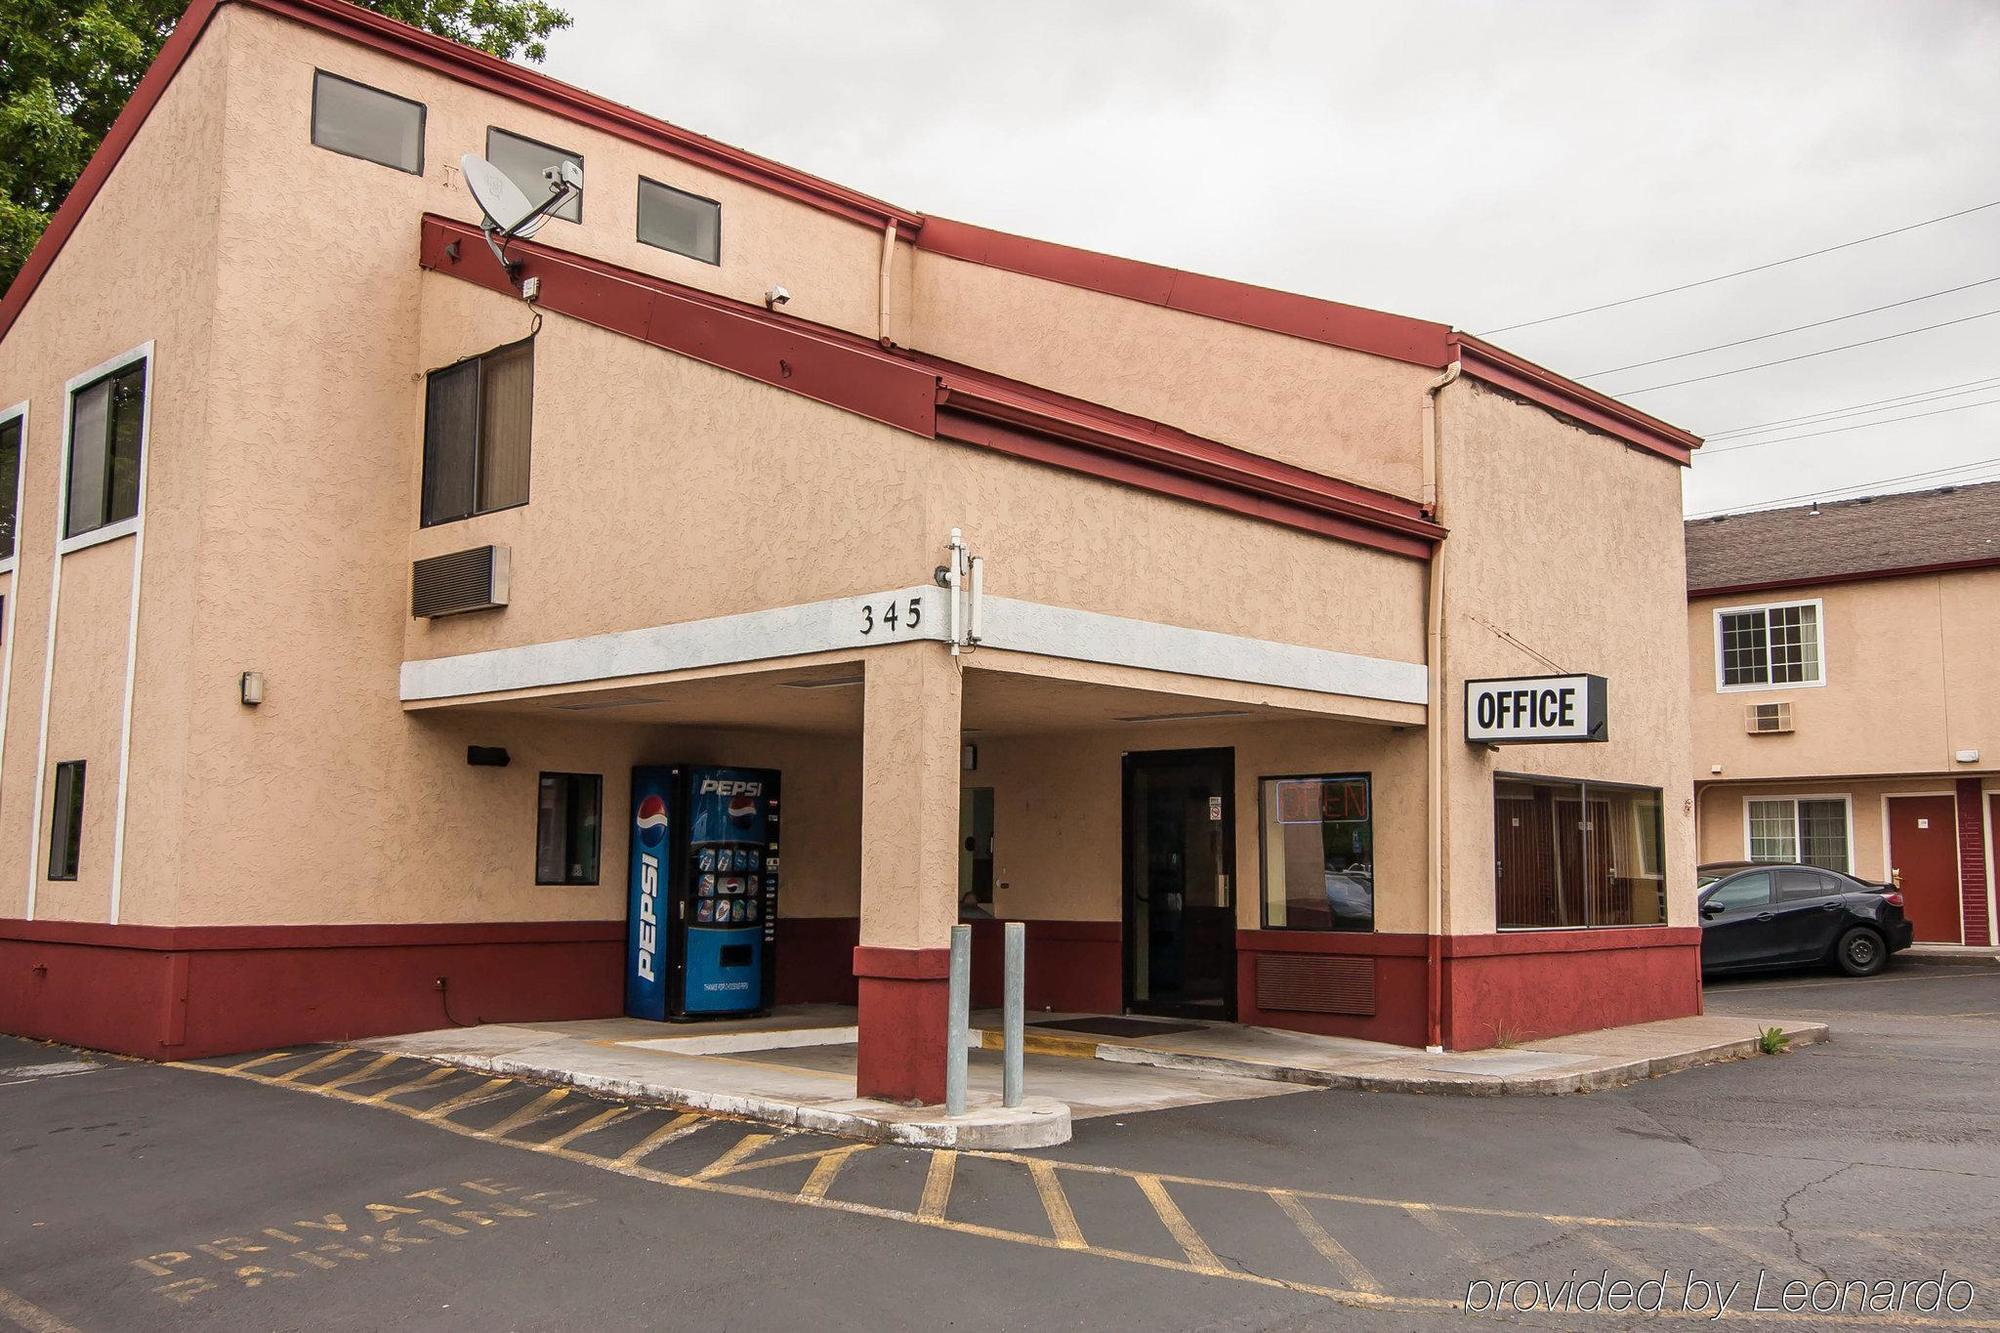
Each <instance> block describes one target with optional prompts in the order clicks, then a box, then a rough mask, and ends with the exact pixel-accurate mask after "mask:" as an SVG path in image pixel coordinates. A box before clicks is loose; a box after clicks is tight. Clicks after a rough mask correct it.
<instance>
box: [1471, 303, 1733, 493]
mask: <svg viewBox="0 0 2000 1333" xmlns="http://www.w3.org/2000/svg"><path fill="white" fill-rule="evenodd" d="M1451 342H1452V346H1453V349H1454V350H1455V351H1456V353H1457V355H1458V363H1459V365H1460V366H1461V367H1463V368H1464V371H1465V373H1466V374H1468V375H1470V376H1472V377H1473V378H1474V379H1479V380H1484V381H1485V382H1486V383H1488V384H1491V385H1493V386H1494V387H1495V388H1499V389H1505V390H1506V391H1507V392H1509V393H1512V394H1516V395H1518V396H1520V397H1522V398H1526V399H1527V400H1528V401H1529V402H1532V403H1539V404H1540V405H1541V406H1543V407H1546V408H1548V409H1549V410H1550V411H1551V412H1559V413H1561V414H1562V415H1563V416H1566V417H1570V418H1573V419H1574V420H1576V421H1579V422H1581V423H1582V424H1583V425H1585V426H1588V427H1590V428H1592V429H1593V430H1599V431H1603V432H1604V433H1605V434H1607V435H1614V436H1616V437H1618V438H1619V439H1621V440H1623V441H1625V442H1626V443H1627V444H1631V445H1636V446H1638V447H1639V448H1641V449H1644V450H1646V451H1647V452H1649V453H1655V454H1658V455H1659V456H1660V457H1662V458H1667V459H1671V460H1673V461H1674V462H1676V463H1680V464H1682V465H1683V466H1685V465H1686V464H1687V463H1689V462H1690V461H1692V458H1693V453H1694V451H1695V450H1696V449H1699V448H1701V437H1700V436H1698V435H1691V434H1689V433H1688V432H1687V431H1684V430H1682V429H1681V428H1680V427H1678V426H1670V425H1668V424H1667V423H1666V422H1664V421H1661V420H1660V419H1659V418H1658V417H1651V416H1647V415H1646V414H1645V413H1644V412H1641V411H1639V410H1638V409H1637V408H1635V407H1629V406H1627V405H1626V404H1624V403H1621V402H1619V401H1618V400H1617V399H1615V398H1607V397H1605V396H1604V395H1603V394H1601V393H1598V392H1597V391H1596V390H1594V389H1586V388H1585V387H1584V386H1583V385H1581V384H1578V383H1576V382H1575V381H1574V380H1568V379H1565V378H1563V377H1562V376H1561V375H1558V374H1556V373H1555V372H1554V371H1552V370H1547V369H1544V368H1543V367H1541V366H1538V365H1536V364H1535V363H1534V362H1532V361H1529V360H1527V359H1526V358H1524V357H1519V356H1516V355H1514V354H1513V353H1512V352H1509V351H1506V350H1505V349H1503V348H1499V347H1495V346H1494V345H1493V344H1492V343H1489V342H1486V341H1484V340H1482V339H1479V338H1475V337H1473V336H1472V335H1471V334H1469V333H1454V334H1452V335H1451Z"/></svg>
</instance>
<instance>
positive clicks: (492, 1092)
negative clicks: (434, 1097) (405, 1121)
mask: <svg viewBox="0 0 2000 1333" xmlns="http://www.w3.org/2000/svg"><path fill="white" fill-rule="evenodd" d="M513 1086H514V1080H513V1079H511V1078H489V1079H487V1080H486V1081H485V1082H484V1083H482V1084H480V1085H479V1086H478V1087H476V1088H468V1089H466V1090H465V1091H464V1092H461V1093H459V1094H458V1096H456V1097H447V1098H445V1099H444V1100H443V1101H441V1102H439V1103H438V1104H437V1105H436V1106H433V1107H430V1108H429V1109H428V1110H423V1111H419V1112H417V1119H419V1120H442V1119H444V1118H445V1117H446V1116H448V1115H450V1114H451V1113H452V1112H453V1111H458V1110H462V1109H464V1108H465V1107H468V1106H477V1105H479V1103H481V1102H490V1101H492V1100H493V1099H494V1098H495V1097H498V1096H499V1095H500V1094H501V1093H503V1092H505V1091H506V1090H507V1089H509V1088H511V1087H513Z"/></svg>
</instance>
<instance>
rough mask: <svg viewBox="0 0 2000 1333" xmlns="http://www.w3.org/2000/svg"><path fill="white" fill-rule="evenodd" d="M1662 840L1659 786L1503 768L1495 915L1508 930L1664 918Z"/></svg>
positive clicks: (1497, 802)
mask: <svg viewBox="0 0 2000 1333" xmlns="http://www.w3.org/2000/svg"><path fill="white" fill-rule="evenodd" d="M1665 848H1666V835H1665V825H1664V821H1663V812H1662V809H1661V804H1660V793H1659V791H1658V789H1656V788H1651V787H1623V786H1612V785H1610V784H1608V783H1601V782H1567V781H1563V780H1560V779H1550V778H1526V777H1501V778H1496V779H1495V780H1494V783H1493V872H1494V892H1495V919H1496V920H1497V921H1498V922H1499V925H1500V928H1501V929H1502V930H1548V929H1557V928H1563V927H1576V926H1656V925H1661V924H1663V923H1665V921H1666V919H1667V877H1666V856H1665Z"/></svg>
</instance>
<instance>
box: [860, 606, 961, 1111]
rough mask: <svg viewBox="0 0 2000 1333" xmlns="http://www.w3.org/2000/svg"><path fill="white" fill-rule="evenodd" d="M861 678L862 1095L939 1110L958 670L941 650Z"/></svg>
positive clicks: (872, 658) (900, 650) (952, 879)
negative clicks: (863, 683)
mask: <svg viewBox="0 0 2000 1333" xmlns="http://www.w3.org/2000/svg"><path fill="white" fill-rule="evenodd" d="M864 672H865V681H866V684H865V686H864V688H865V690H866V699H865V703H864V705H863V708H864V712H863V717H862V724H861V943H860V946H859V947H857V948H856V949H855V951H854V975H855V977H856V979H857V982H858V986H857V990H858V991H859V1005H860V1014H859V1019H858V1022H859V1024H860V1038H859V1048H858V1050H857V1052H856V1062H855V1082H856V1085H857V1088H856V1090H857V1091H858V1092H859V1094H860V1095H861V1096H863V1097H880V1098H884V1099H886V1100H890V1101H899V1102H918V1103H924V1104H936V1103H940V1102H942V1101H943V1100H944V1065H945V1027H946V1016H947V1015H946V1011H947V1000H948V974H949V970H950V968H949V960H950V948H951V927H952V923H954V922H955V921H957V920H958V747H959V673H958V663H957V662H956V661H955V660H954V659H953V658H952V656H951V652H950V649H949V648H948V647H947V646H946V645H945V644H941V643H932V642H923V643H911V644H899V645H897V646H896V647H893V648H878V649H874V650H872V651H870V652H869V653H868V654H867V655H866V658H865V659H864Z"/></svg>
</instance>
